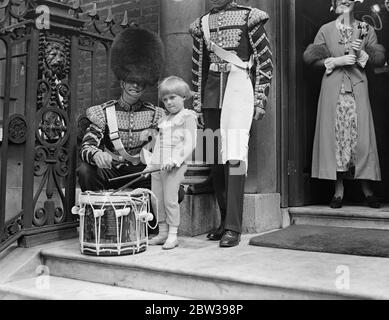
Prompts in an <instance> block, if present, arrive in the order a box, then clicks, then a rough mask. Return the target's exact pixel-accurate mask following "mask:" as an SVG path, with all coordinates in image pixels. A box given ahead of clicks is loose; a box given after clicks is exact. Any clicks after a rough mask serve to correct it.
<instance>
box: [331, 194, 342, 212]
mask: <svg viewBox="0 0 389 320" xmlns="http://www.w3.org/2000/svg"><path fill="white" fill-rule="evenodd" d="M342 201H343V199H342V198H341V197H335V196H334V197H333V198H332V200H331V203H330V207H331V208H332V209H339V208H342Z"/></svg>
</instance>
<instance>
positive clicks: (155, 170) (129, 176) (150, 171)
mask: <svg viewBox="0 0 389 320" xmlns="http://www.w3.org/2000/svg"><path fill="white" fill-rule="evenodd" d="M157 171H161V169H149V170H144V171H141V172H136V173H131V174H128V175H126V176H121V177H116V178H112V179H109V180H108V181H109V182H113V181H118V180H123V179H130V178H134V177H137V176H139V175H144V174H148V173H154V172H157Z"/></svg>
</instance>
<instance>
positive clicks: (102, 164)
mask: <svg viewBox="0 0 389 320" xmlns="http://www.w3.org/2000/svg"><path fill="white" fill-rule="evenodd" d="M93 161H94V162H95V163H96V165H97V167H98V168H100V169H111V168H112V156H111V155H110V154H109V153H107V152H104V151H99V152H97V153H96V154H95V155H94V156H93Z"/></svg>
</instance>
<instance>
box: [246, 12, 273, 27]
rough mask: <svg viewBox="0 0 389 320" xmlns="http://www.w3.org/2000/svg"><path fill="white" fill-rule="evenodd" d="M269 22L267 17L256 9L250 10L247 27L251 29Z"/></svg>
mask: <svg viewBox="0 0 389 320" xmlns="http://www.w3.org/2000/svg"><path fill="white" fill-rule="evenodd" d="M268 20H269V15H268V14H267V13H266V12H265V11H262V10H259V9H257V8H251V11H250V14H249V19H248V27H249V28H253V27H255V26H257V25H258V24H260V23H263V24H265V23H266V22H267V21H268Z"/></svg>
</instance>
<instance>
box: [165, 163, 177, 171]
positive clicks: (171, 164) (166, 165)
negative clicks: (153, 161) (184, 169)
mask: <svg viewBox="0 0 389 320" xmlns="http://www.w3.org/2000/svg"><path fill="white" fill-rule="evenodd" d="M175 167H176V164H175V163H174V162H173V161H171V162H169V163H166V164H164V165H162V168H161V169H162V170H166V171H170V170H172V169H173V168H175Z"/></svg>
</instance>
